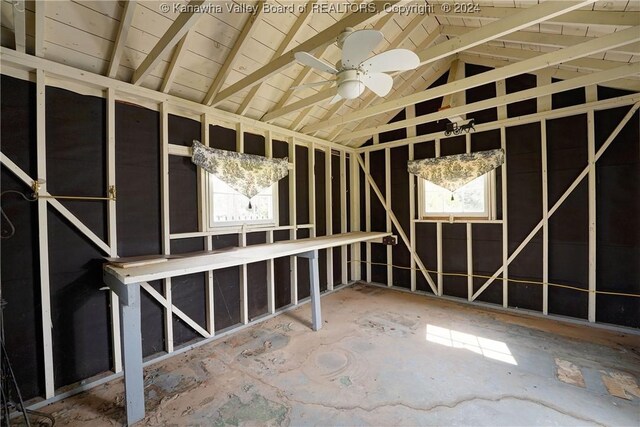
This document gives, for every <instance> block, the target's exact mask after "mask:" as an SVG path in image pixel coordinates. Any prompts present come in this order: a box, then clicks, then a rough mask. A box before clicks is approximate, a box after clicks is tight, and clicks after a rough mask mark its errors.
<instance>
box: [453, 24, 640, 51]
mask: <svg viewBox="0 0 640 427" xmlns="http://www.w3.org/2000/svg"><path fill="white" fill-rule="evenodd" d="M639 22H640V21H639ZM470 31H473V28H470V27H462V26H455V25H443V26H442V34H444V35H446V36H449V37H460V36H462V35H464V34H466V33H468V32H470ZM594 38H595V37H585V36H574V35H569V34H554V33H542V32H534V31H515V32H513V33H509V34H505V35H504V36H501V37H498V38H497V39H496V40H497V41H501V42H507V43H521V44H523V45H531V46H544V47H551V48H556V49H561V48H563V47H568V46H573V45H576V44H580V43H584V42H588V41H589V40H593V39H594ZM612 52H616V53H624V54H628V55H637V54H638V52H640V43H632V44H629V45H626V46H620V47H618V48H616V49H613V50H612Z"/></svg>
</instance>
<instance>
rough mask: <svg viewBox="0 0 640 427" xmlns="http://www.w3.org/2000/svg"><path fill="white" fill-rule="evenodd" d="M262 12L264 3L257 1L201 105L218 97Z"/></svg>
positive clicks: (255, 27) (207, 103)
mask: <svg viewBox="0 0 640 427" xmlns="http://www.w3.org/2000/svg"><path fill="white" fill-rule="evenodd" d="M263 10H264V2H262V1H259V2H258V4H257V6H256V11H255V13H253V14H251V15H250V16H249V19H247V22H246V23H245V24H244V27H242V31H241V32H240V35H239V36H238V38H237V39H236V41H235V42H234V44H233V47H232V48H231V51H230V52H229V54H228V55H227V58H226V59H225V61H224V64H222V67H220V70H219V71H218V74H216V77H215V78H214V79H213V83H211V86H209V90H208V91H207V94H206V95H205V96H204V99H203V100H202V103H203V104H206V105H210V104H211V101H213V98H215V97H216V96H217V95H218V92H220V89H221V88H222V85H224V82H225V81H226V80H227V77H228V76H229V73H230V72H231V70H232V69H233V65H234V64H235V62H236V60H237V59H238V56H239V55H240V53H241V52H242V48H243V47H244V46H245V43H244V42H245V41H246V40H247V39H249V38H251V36H252V35H253V33H254V32H255V31H256V29H257V28H258V23H259V22H260V20H261V19H262V12H263Z"/></svg>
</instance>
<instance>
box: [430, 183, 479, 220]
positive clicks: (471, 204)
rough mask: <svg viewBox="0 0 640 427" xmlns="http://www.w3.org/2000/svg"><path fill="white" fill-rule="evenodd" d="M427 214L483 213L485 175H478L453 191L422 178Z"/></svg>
mask: <svg viewBox="0 0 640 427" xmlns="http://www.w3.org/2000/svg"><path fill="white" fill-rule="evenodd" d="M423 184H424V186H423V188H424V201H425V212H426V213H427V214H441V215H450V214H465V213H466V214H476V215H477V214H483V213H485V212H486V210H487V209H486V197H485V192H486V191H487V175H486V174H485V175H483V176H480V177H478V178H476V179H474V180H473V181H471V182H469V183H468V184H466V185H465V186H463V187H461V188H459V189H457V190H456V191H454V192H453V193H452V192H451V191H449V190H447V189H446V188H442V187H440V186H438V185H435V184H433V183H432V182H429V181H424V180H423Z"/></svg>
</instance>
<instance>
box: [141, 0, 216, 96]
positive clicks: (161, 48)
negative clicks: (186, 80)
mask: <svg viewBox="0 0 640 427" xmlns="http://www.w3.org/2000/svg"><path fill="white" fill-rule="evenodd" d="M204 2H205V1H204V0H191V1H190V2H189V4H188V5H186V6H188V8H187V9H186V10H185V11H184V12H182V13H180V15H178V17H177V18H176V20H175V21H173V24H171V26H170V27H169V29H168V30H167V32H166V33H164V35H163V36H162V37H160V40H158V43H156V45H155V46H154V47H153V49H151V51H150V52H149V54H148V55H147V56H146V58H145V59H144V60H143V61H142V63H141V64H140V66H138V68H137V69H136V71H134V73H133V77H132V78H131V83H133V84H135V85H137V84H140V83H141V82H142V79H143V78H144V77H145V76H146V75H147V74H149V73H150V72H151V70H153V69H154V68H155V67H156V65H158V63H160V61H161V60H162V58H163V57H164V55H165V54H166V53H167V52H168V51H169V50H170V49H171V48H172V47H174V46H175V45H176V44H177V43H178V42H179V41H180V39H181V38H182V37H184V35H185V34H187V32H188V31H189V30H190V29H191V27H193V26H194V25H195V24H196V22H197V21H198V19H199V18H200V16H201V15H202V13H200V11H199V10H198V9H199V8H200V7H201V6H202V4H203V3H204Z"/></svg>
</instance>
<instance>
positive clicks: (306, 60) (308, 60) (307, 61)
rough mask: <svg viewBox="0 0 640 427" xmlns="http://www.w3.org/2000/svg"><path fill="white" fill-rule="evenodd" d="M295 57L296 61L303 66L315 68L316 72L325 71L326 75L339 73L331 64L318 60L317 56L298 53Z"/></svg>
mask: <svg viewBox="0 0 640 427" xmlns="http://www.w3.org/2000/svg"><path fill="white" fill-rule="evenodd" d="M295 57H296V61H298V62H299V63H301V64H302V65H307V66H309V67H312V68H315V69H316V70H320V71H324V72H325V73H331V74H337V73H338V70H336V69H335V68H334V67H333V66H332V65H331V64H329V63H328V62H324V61H323V60H321V59H318V58H316V57H315V56H313V55H310V54H308V53H307V52H296V53H295Z"/></svg>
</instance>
